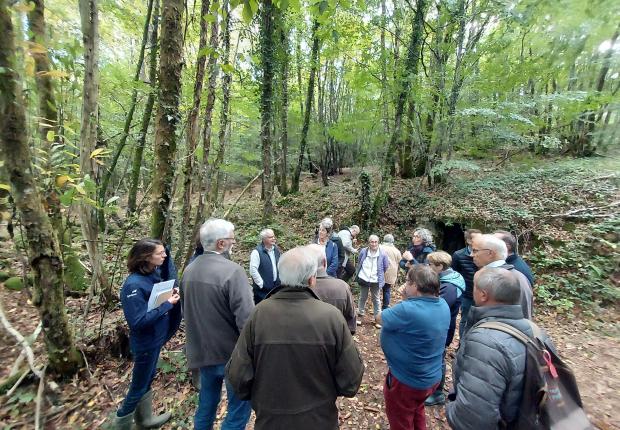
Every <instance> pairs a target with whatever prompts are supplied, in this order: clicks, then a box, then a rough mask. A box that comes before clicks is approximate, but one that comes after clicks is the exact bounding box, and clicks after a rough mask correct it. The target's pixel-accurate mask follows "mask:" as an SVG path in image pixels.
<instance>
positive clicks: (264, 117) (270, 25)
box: [260, 0, 275, 225]
mask: <svg viewBox="0 0 620 430" xmlns="http://www.w3.org/2000/svg"><path fill="white" fill-rule="evenodd" d="M260 15H261V16H260V55H261V63H262V64H261V65H262V69H263V76H262V79H261V95H260V111H261V130H260V138H261V139H260V140H261V146H262V152H263V172H264V173H263V189H264V192H265V200H264V202H263V225H267V224H269V223H270V222H271V219H272V217H273V201H272V200H273V176H272V172H271V148H272V146H273V142H272V140H273V139H272V134H271V127H272V125H273V78H274V69H275V67H274V63H275V53H274V51H275V47H274V5H273V4H272V3H271V0H264V1H263V2H262V7H261V13H260Z"/></svg>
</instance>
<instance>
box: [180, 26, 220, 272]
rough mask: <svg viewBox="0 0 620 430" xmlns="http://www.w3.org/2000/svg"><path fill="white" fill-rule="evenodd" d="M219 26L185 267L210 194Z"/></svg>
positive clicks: (214, 29) (211, 41)
mask: <svg viewBox="0 0 620 430" xmlns="http://www.w3.org/2000/svg"><path fill="white" fill-rule="evenodd" d="M218 33H219V25H218V21H217V18H216V19H215V20H214V21H213V22H212V23H211V37H210V39H209V46H210V47H211V49H213V51H212V52H211V53H210V54H209V61H208V63H207V69H208V70H209V81H208V86H207V100H206V103H205V108H204V113H203V126H202V172H201V175H200V176H201V178H200V191H199V192H198V207H197V208H196V218H194V229H193V231H192V235H191V240H190V242H189V245H188V247H187V251H186V252H185V260H184V261H183V267H185V266H186V265H187V263H188V262H189V259H190V258H191V256H192V253H193V252H194V245H195V239H196V237H197V236H198V231H199V229H200V226H201V225H202V223H203V222H204V219H203V218H204V212H205V206H206V200H207V198H208V193H209V152H210V151H211V129H212V126H213V107H214V106H215V90H216V85H217V73H218V68H217V56H216V55H215V51H216V50H217V47H218V44H219V42H218V40H219V34H218Z"/></svg>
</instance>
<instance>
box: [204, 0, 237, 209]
mask: <svg viewBox="0 0 620 430" xmlns="http://www.w3.org/2000/svg"><path fill="white" fill-rule="evenodd" d="M222 10H223V18H222V19H223V20H224V22H223V25H224V28H223V31H222V47H223V48H224V52H223V55H222V59H223V63H224V64H226V65H228V66H229V67H230V65H229V64H228V62H229V61H230V14H229V9H228V0H224V3H223V4H222ZM222 69H224V67H222ZM231 84H232V74H231V71H230V70H228V71H226V70H224V73H223V75H222V105H221V109H220V129H219V130H218V134H217V140H218V144H219V146H218V148H217V155H216V156H215V160H214V161H213V165H212V166H211V191H210V192H209V204H210V206H211V210H214V209H215V208H216V207H217V204H218V193H219V191H220V189H219V177H220V169H221V167H222V163H223V162H224V155H225V154H226V146H227V144H228V137H229V133H228V130H229V127H230V87H231Z"/></svg>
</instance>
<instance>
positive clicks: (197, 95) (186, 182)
mask: <svg viewBox="0 0 620 430" xmlns="http://www.w3.org/2000/svg"><path fill="white" fill-rule="evenodd" d="M209 6H210V2H209V0H202V5H201V8H200V38H199V42H198V58H197V59H196V78H195V80H194V98H193V103H192V109H191V110H190V111H189V114H188V116H187V153H186V156H185V166H184V167H183V209H182V212H181V218H182V221H181V225H180V231H179V243H178V247H177V249H178V251H177V254H176V256H175V262H176V263H177V266H179V265H180V264H181V263H182V262H181V261H180V259H181V255H182V254H183V251H184V250H185V240H186V236H187V229H188V227H189V222H190V218H191V197H192V179H193V177H194V165H195V164H196V161H195V160H196V156H195V152H196V146H197V142H198V132H199V127H198V125H199V124H198V114H199V113H200V103H201V100H202V87H203V83H204V78H205V70H206V65H207V55H205V52H204V50H205V48H206V47H207V30H208V22H207V20H206V18H205V16H206V15H208V13H209ZM190 242H191V240H190Z"/></svg>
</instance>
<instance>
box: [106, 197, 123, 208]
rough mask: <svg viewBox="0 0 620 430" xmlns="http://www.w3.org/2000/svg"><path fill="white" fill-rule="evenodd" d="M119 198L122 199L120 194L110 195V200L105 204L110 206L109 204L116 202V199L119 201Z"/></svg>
mask: <svg viewBox="0 0 620 430" xmlns="http://www.w3.org/2000/svg"><path fill="white" fill-rule="evenodd" d="M118 199H120V197H119V196H114V197H110V198H109V199H108V201H107V202H105V205H106V206H109V205H111V204H112V203H114V202H115V201H117V200H118Z"/></svg>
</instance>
